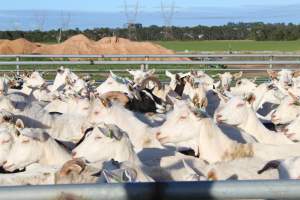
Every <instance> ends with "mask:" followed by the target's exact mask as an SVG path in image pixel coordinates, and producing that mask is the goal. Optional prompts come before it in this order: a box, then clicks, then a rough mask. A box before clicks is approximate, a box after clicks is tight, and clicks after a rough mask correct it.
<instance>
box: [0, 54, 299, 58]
mask: <svg viewBox="0 0 300 200" xmlns="http://www.w3.org/2000/svg"><path fill="white" fill-rule="evenodd" d="M16 57H19V58H213V57H300V54H126V55H125V54H90V55H75V54H65V55H60V54H48V55H47V54H45V55H37V54H32V55H28V54H14V55H12V54H11V55H0V58H16Z"/></svg>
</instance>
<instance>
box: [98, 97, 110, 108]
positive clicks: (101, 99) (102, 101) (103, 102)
mask: <svg viewBox="0 0 300 200" xmlns="http://www.w3.org/2000/svg"><path fill="white" fill-rule="evenodd" d="M100 101H101V103H102V105H103V106H104V107H106V108H109V107H110V106H111V103H110V101H109V100H108V99H103V98H100Z"/></svg>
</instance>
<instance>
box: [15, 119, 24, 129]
mask: <svg viewBox="0 0 300 200" xmlns="http://www.w3.org/2000/svg"><path fill="white" fill-rule="evenodd" d="M16 128H19V129H23V128H25V126H24V123H23V121H22V120H21V119H17V121H16Z"/></svg>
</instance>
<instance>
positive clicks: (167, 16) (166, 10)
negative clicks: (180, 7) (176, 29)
mask: <svg viewBox="0 0 300 200" xmlns="http://www.w3.org/2000/svg"><path fill="white" fill-rule="evenodd" d="M174 12H175V2H174V1H172V3H171V4H170V5H166V4H165V3H164V2H163V0H161V13H162V16H163V18H164V22H165V26H164V32H163V33H164V35H165V39H166V40H170V39H173V38H174V37H173V31H172V20H173V17H174Z"/></svg>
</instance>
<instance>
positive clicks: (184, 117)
mask: <svg viewBox="0 0 300 200" xmlns="http://www.w3.org/2000/svg"><path fill="white" fill-rule="evenodd" d="M186 118H187V116H180V118H179V119H180V120H183V119H186Z"/></svg>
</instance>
